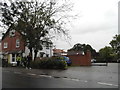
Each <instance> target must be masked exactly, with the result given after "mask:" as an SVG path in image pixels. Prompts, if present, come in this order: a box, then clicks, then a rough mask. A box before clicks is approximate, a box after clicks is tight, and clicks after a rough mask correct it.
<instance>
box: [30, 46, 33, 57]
mask: <svg viewBox="0 0 120 90" xmlns="http://www.w3.org/2000/svg"><path fill="white" fill-rule="evenodd" d="M29 49H30V55H31V56H32V47H30V48H29ZM32 57H33V56H32Z"/></svg>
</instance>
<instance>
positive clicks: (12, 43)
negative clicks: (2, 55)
mask: <svg viewBox="0 0 120 90" xmlns="http://www.w3.org/2000/svg"><path fill="white" fill-rule="evenodd" d="M16 39H20V47H18V48H16ZM4 42H7V43H8V48H4ZM24 49H25V46H24V42H23V41H22V39H21V36H20V34H19V33H18V32H15V36H14V37H9V34H7V36H6V37H5V38H4V39H3V40H2V51H3V52H11V51H20V50H23V51H24Z"/></svg>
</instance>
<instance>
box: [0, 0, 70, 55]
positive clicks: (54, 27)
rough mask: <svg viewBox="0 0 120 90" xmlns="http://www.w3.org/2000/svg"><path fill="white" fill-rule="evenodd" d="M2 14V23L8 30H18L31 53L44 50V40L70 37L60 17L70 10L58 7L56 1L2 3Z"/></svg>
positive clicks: (65, 6) (0, 4)
mask: <svg viewBox="0 0 120 90" xmlns="http://www.w3.org/2000/svg"><path fill="white" fill-rule="evenodd" d="M0 6H1V8H0V10H1V12H2V18H1V21H2V23H3V24H4V25H5V26H6V27H7V30H16V31H18V32H19V33H20V34H21V35H22V38H23V40H24V41H25V45H26V46H28V48H29V49H30V52H31V53H32V50H33V49H34V51H35V54H37V52H38V50H42V40H43V39H44V38H46V37H48V38H49V37H50V36H52V35H54V34H61V33H62V34H63V35H65V36H68V31H67V29H66V28H65V27H64V25H65V22H64V21H63V18H64V17H65V18H66V16H64V15H60V13H62V14H63V12H66V11H68V10H70V8H69V7H68V6H67V5H66V4H63V5H61V6H60V7H57V2H56V1H55V0H47V1H46V0H45V1H43V2H42V1H41V2H38V1H35V2H21V1H16V2H11V3H10V5H8V4H7V3H0ZM35 56H36V55H35Z"/></svg>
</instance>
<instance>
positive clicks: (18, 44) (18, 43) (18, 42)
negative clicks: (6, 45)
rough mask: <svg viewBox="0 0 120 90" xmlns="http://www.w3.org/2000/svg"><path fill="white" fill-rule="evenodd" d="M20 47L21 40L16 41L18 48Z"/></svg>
mask: <svg viewBox="0 0 120 90" xmlns="http://www.w3.org/2000/svg"><path fill="white" fill-rule="evenodd" d="M19 47H20V39H16V48H19Z"/></svg>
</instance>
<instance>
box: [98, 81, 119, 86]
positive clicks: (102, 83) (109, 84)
mask: <svg viewBox="0 0 120 90" xmlns="http://www.w3.org/2000/svg"><path fill="white" fill-rule="evenodd" d="M97 83H98V84H101V85H108V86H116V87H118V85H115V84H111V83H104V82H97Z"/></svg>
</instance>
